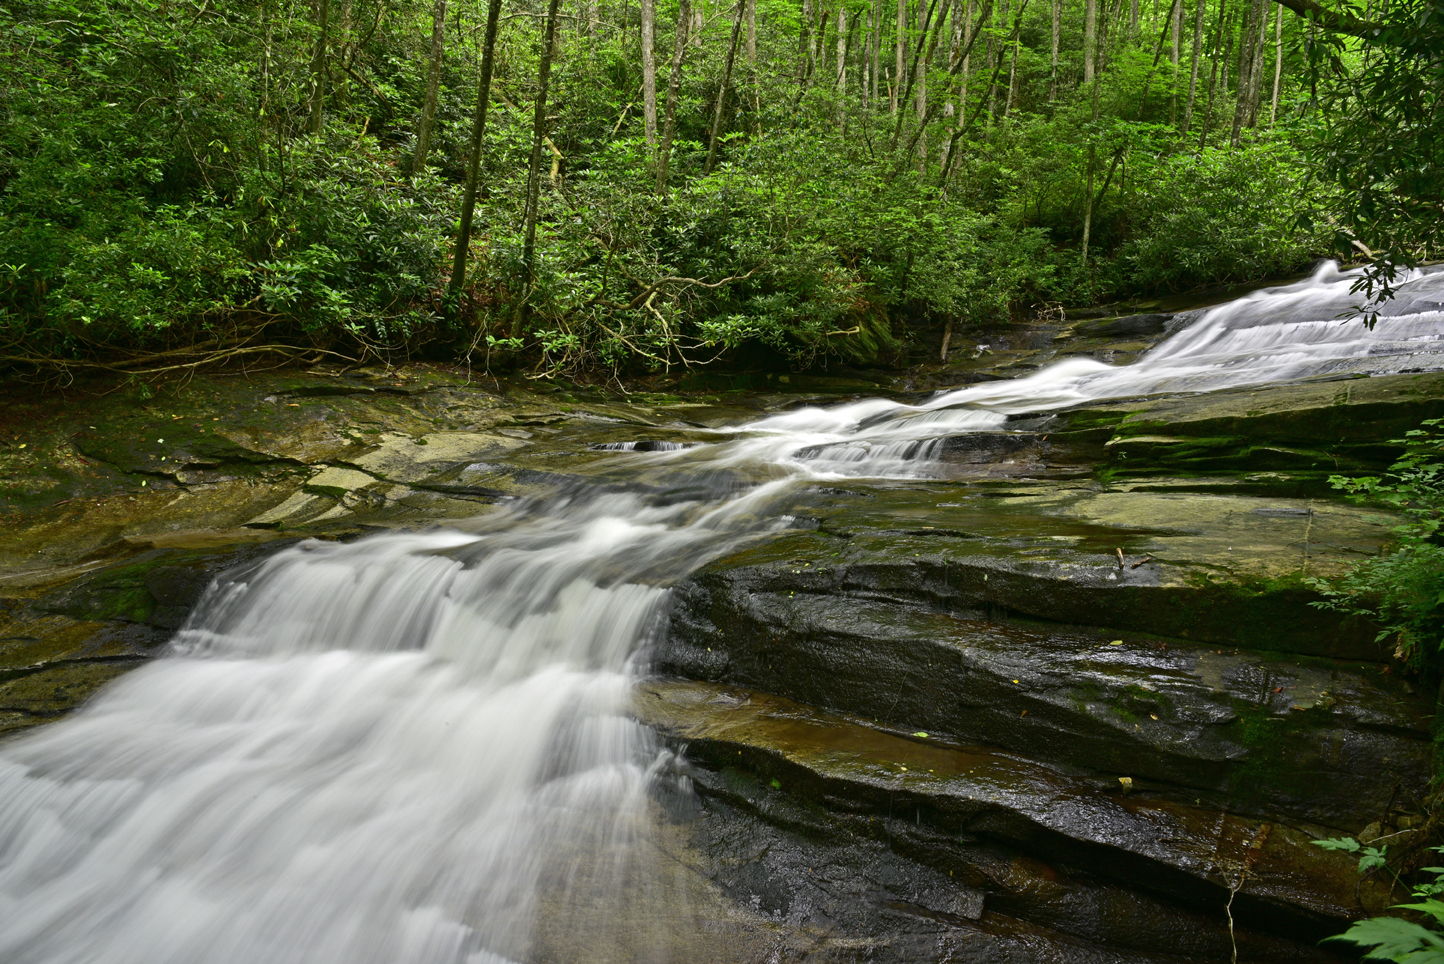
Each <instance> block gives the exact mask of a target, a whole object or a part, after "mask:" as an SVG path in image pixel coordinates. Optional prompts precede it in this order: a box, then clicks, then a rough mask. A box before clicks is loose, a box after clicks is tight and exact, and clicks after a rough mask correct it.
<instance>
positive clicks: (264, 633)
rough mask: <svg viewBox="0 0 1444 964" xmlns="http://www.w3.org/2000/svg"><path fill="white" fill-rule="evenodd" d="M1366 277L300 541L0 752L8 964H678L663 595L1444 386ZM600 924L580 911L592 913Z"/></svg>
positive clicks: (1332, 279) (1412, 297)
mask: <svg viewBox="0 0 1444 964" xmlns="http://www.w3.org/2000/svg"><path fill="white" fill-rule="evenodd" d="M1353 279H1354V275H1353V273H1350V272H1340V271H1339V270H1338V269H1337V268H1336V267H1334V266H1325V267H1323V268H1321V269H1320V270H1319V271H1318V272H1317V273H1316V274H1315V275H1314V276H1313V277H1312V278H1310V279H1308V280H1306V281H1303V282H1300V283H1298V284H1294V285H1289V286H1285V287H1281V288H1274V289H1269V290H1266V291H1260V292H1256V293H1254V294H1252V295H1249V296H1248V297H1246V298H1243V299H1240V300H1238V301H1235V302H1231V303H1229V304H1226V305H1222V306H1219V307H1216V308H1212V309H1208V310H1205V311H1200V312H1194V313H1191V314H1190V315H1189V316H1188V317H1186V318H1182V319H1181V320H1179V322H1178V328H1177V330H1176V331H1175V332H1174V333H1173V334H1172V335H1171V336H1170V337H1169V338H1167V339H1166V340H1164V341H1163V342H1161V343H1160V344H1159V345H1158V346H1157V347H1155V348H1154V349H1153V350H1152V351H1150V352H1148V353H1146V354H1145V355H1143V356H1142V357H1141V358H1140V359H1139V360H1138V361H1136V362H1134V363H1133V364H1130V365H1126V366H1117V367H1115V366H1109V365H1106V364H1103V363H1101V362H1097V361H1092V360H1086V359H1079V360H1071V361H1064V362H1061V363H1059V364H1055V365H1052V366H1050V367H1047V368H1043V369H1040V370H1039V371H1037V372H1034V373H1032V374H1029V375H1026V376H1023V377H1019V378H1016V379H1012V380H1010V381H1003V382H993V383H987V384H981V385H974V386H970V387H967V388H962V389H958V390H955V391H949V392H943V393H939V394H937V395H935V396H933V397H931V398H928V399H926V400H923V401H920V402H916V403H913V404H903V403H899V402H896V401H891V400H884V399H870V400H865V401H859V402H855V403H851V404H845V405H838V406H834V407H829V408H803V409H798V410H794V411H789V412H785V413H783V414H779V415H775V416H772V417H769V418H765V419H762V420H760V421H757V422H753V423H751V424H749V425H746V426H738V427H732V428H730V429H727V430H726V432H725V433H722V432H720V431H719V433H718V437H717V441H715V442H710V443H701V444H695V445H688V446H683V445H678V444H666V443H663V444H658V443H619V444H617V445H616V446H615V447H613V448H612V451H614V452H615V455H614V456H609V458H611V457H614V458H615V459H617V460H618V461H617V466H618V471H627V470H628V468H629V467H631V468H634V469H635V470H636V471H637V472H639V473H640V472H641V471H642V470H643V469H645V470H646V471H647V472H648V473H650V477H651V478H654V479H655V478H662V479H670V480H672V483H673V484H672V485H670V487H669V486H657V485H651V486H648V487H646V488H645V489H642V488H640V487H639V488H638V489H637V490H636V491H621V492H619V491H613V490H612V489H611V488H609V489H608V490H606V491H602V490H600V489H591V490H587V489H580V488H574V489H571V490H568V491H565V492H563V493H562V494H560V495H558V496H555V497H553V498H549V499H545V500H518V501H515V502H512V503H509V504H507V505H504V506H502V507H500V508H498V509H497V510H496V511H494V512H491V513H489V514H485V515H482V516H479V517H478V518H476V519H474V520H470V521H466V522H461V523H458V524H456V525H452V526H448V527H446V528H443V529H434V530H428V531H419V532H394V533H387V534H379V535H373V536H369V537H366V538H363V539H360V540H357V541H354V542H350V543H329V542H320V541H315V540H311V541H305V542H302V543H300V544H298V545H296V546H294V547H292V548H289V549H287V550H285V551H282V552H280V553H278V554H275V555H273V556H271V557H269V558H268V559H266V560H264V561H263V562H261V563H259V564H256V565H254V566H252V567H250V568H247V569H245V570H243V571H236V572H231V573H228V574H227V575H226V576H225V577H223V578H222V579H221V580H219V581H218V582H217V583H216V584H215V585H213V586H212V587H211V588H210V589H209V590H208V592H207V594H206V596H205V598H204V599H203V600H202V602H201V604H200V606H199V607H198V608H197V610H196V611H195V613H194V614H193V615H192V617H191V618H190V621H189V622H188V623H187V625H186V626H185V627H184V628H183V629H182V630H181V631H180V632H178V633H177V635H176V637H175V639H174V640H173V642H172V644H171V646H170V650H169V652H168V653H167V655H166V656H165V658H162V659H158V660H156V661H154V662H152V663H151V664H149V665H147V666H145V667H143V668H141V669H138V670H136V671H135V672H132V673H130V674H128V675H127V676H125V677H123V678H122V679H120V680H119V681H118V682H116V683H114V684H113V685H111V686H110V687H109V688H108V689H107V690H105V691H104V692H103V693H102V694H101V695H100V696H99V697H97V698H96V699H95V700H93V701H92V702H91V703H90V704H89V705H87V706H86V707H85V708H83V709H82V710H81V711H80V712H78V713H76V714H75V715H74V716H73V717H71V718H69V719H66V720H64V721H61V722H59V723H56V724H54V725H51V726H49V727H45V728H43V729H41V730H38V731H35V732H32V733H30V734H28V735H26V736H24V737H22V738H19V739H14V740H11V741H8V742H6V743H4V744H0V960H4V961H6V962H11V964H31V962H33V964H40V962H67V964H69V962H76V964H80V962H107V964H131V962H134V964H142V962H145V964H222V962H226V964H230V962H234V964H254V962H259V961H265V962H268V964H287V962H296V964H301V962H306V964H330V962H335V964H342V962H344V964H365V962H376V964H383V962H387V964H389V962H407V964H433V962H434V964H503V962H507V961H520V960H528V959H530V958H531V957H532V956H534V954H535V941H536V932H537V928H538V926H539V924H538V922H539V921H540V920H542V919H543V918H545V919H546V920H547V921H548V922H549V923H548V926H550V927H553V928H555V927H563V928H565V927H571V928H573V929H574V930H577V931H579V932H582V933H584V934H585V938H586V944H587V947H588V953H587V959H588V960H595V961H603V960H658V961H661V960H666V959H668V958H674V957H675V956H676V950H675V944H674V943H673V942H674V941H675V937H676V934H675V932H676V931H677V930H678V929H679V928H680V929H685V928H686V927H687V923H686V918H685V913H682V912H679V913H678V914H675V915H673V916H672V917H669V918H666V919H665V920H663V921H661V922H656V921H654V922H653V923H652V924H651V925H644V924H642V923H640V921H641V920H642V919H643V918H646V917H647V915H646V914H644V913H641V912H640V908H641V907H642V906H643V905H646V904H648V903H650V904H653V905H655V904H656V903H657V902H671V905H672V906H683V905H685V901H686V898H685V894H682V893H681V891H682V889H683V888H682V887H681V885H679V884H677V883H676V882H675V881H674V880H671V879H670V878H669V876H668V873H667V871H666V870H665V869H658V866H657V865H656V862H655V861H651V862H649V861H647V860H646V859H644V856H643V855H644V853H645V851H646V847H647V843H646V841H647V837H648V834H649V833H650V832H651V831H650V827H651V824H652V817H651V815H650V809H649V808H650V807H651V806H652V803H651V801H652V800H653V795H654V794H653V791H654V788H655V786H656V785H657V784H658V782H659V781H666V782H669V783H670V784H671V785H672V786H673V788H674V789H675V791H676V792H678V793H681V794H685V792H686V779H685V776H683V775H681V771H680V770H679V769H678V768H677V767H676V766H674V764H675V762H676V761H675V760H674V759H673V758H672V756H671V755H670V754H669V753H668V751H666V750H665V749H664V748H663V747H662V746H661V745H660V743H659V742H658V741H657V740H655V739H654V738H653V736H652V735H651V734H650V733H649V732H648V731H647V730H646V729H645V728H644V727H642V726H641V725H640V724H638V723H636V722H635V721H634V720H633V719H632V718H631V716H630V715H629V712H628V706H629V694H630V693H631V691H632V688H633V687H634V686H635V685H636V683H637V680H638V679H639V678H640V677H642V676H643V675H644V674H645V672H646V666H645V664H644V662H643V660H644V658H645V652H646V648H647V642H648V640H649V639H651V638H653V637H654V635H655V634H656V633H658V632H660V631H663V629H664V628H665V621H666V609H667V601H668V596H669V592H670V589H669V587H670V586H671V585H673V584H675V583H676V582H678V581H679V580H680V579H682V578H684V577H685V576H686V575H687V574H688V573H689V572H691V571H692V570H694V569H695V568H696V567H698V566H700V565H702V564H704V563H705V562H706V561H708V560H709V559H712V558H716V557H717V556H719V555H721V554H723V553H725V552H728V551H730V550H732V549H735V548H737V547H739V546H741V545H743V544H744V543H746V542H747V541H749V540H760V539H765V538H767V537H768V535H769V534H770V533H773V532H776V531H779V530H781V529H785V528H787V527H788V526H789V525H790V524H791V523H792V520H791V519H790V518H789V517H788V516H787V515H786V514H785V510H786V505H787V498H786V496H787V493H788V490H789V488H790V487H793V486H795V485H796V484H797V483H798V482H799V481H811V480H817V479H829V478H839V477H889V476H892V477H926V476H928V475H929V473H930V471H931V469H930V464H931V460H932V459H934V458H935V457H936V456H937V454H938V447H939V444H940V440H941V439H943V438H945V437H947V436H955V435H959V434H965V433H967V432H970V431H1005V430H1006V428H1005V427H1006V423H1007V420H1008V417H1009V416H1010V415H1015V414H1019V413H1025V412H1038V411H1046V410H1049V409H1056V408H1061V407H1065V406H1068V405H1072V404H1076V403H1079V402H1083V401H1088V400H1092V399H1101V398H1116V397H1126V396H1134V395H1144V394H1153V393H1160V392H1204V391H1212V390H1217V389H1222V388H1230V387H1236V386H1240V385H1248V384H1259V383H1272V382H1277V381H1283V380H1289V379H1299V378H1307V377H1316V376H1330V375H1341V374H1378V373H1393V372H1401V371H1411V370H1416V369H1432V368H1439V367H1441V365H1444V341H1441V338H1444V284H1441V280H1444V273H1416V274H1415V275H1414V276H1412V277H1411V278H1410V279H1409V280H1408V281H1407V282H1406V283H1405V284H1404V285H1402V286H1401V287H1400V294H1399V297H1398V298H1397V299H1396V300H1395V301H1394V302H1392V303H1391V304H1390V305H1389V306H1388V307H1387V309H1386V311H1384V312H1383V317H1382V318H1381V319H1380V321H1379V323H1378V325H1377V326H1376V327H1375V328H1374V329H1373V330H1369V329H1366V328H1365V327H1364V326H1363V325H1361V324H1360V323H1359V322H1358V321H1357V320H1353V321H1341V320H1340V318H1339V316H1340V315H1341V314H1342V313H1344V312H1345V311H1346V310H1347V309H1348V307H1349V306H1350V304H1351V303H1352V300H1353V299H1352V297H1351V296H1350V294H1349V292H1348V288H1349V286H1350V285H1351V284H1352V281H1353ZM598 908H601V910H598Z"/></svg>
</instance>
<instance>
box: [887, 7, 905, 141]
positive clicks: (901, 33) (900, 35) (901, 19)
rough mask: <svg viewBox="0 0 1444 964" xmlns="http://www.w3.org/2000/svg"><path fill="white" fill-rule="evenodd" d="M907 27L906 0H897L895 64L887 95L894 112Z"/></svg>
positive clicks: (901, 72)
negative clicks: (890, 88) (890, 87)
mask: <svg viewBox="0 0 1444 964" xmlns="http://www.w3.org/2000/svg"><path fill="white" fill-rule="evenodd" d="M907 29H908V8H907V0H897V44H896V47H897V51H896V52H897V66H895V67H894V68H893V72H892V90H891V91H890V92H889V96H888V109H889V110H890V111H891V112H892V113H894V114H896V113H897V107H898V85H899V84H901V83H902V77H903V61H904V60H905V58H906V44H907Z"/></svg>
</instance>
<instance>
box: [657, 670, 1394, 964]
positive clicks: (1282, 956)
mask: <svg viewBox="0 0 1444 964" xmlns="http://www.w3.org/2000/svg"><path fill="white" fill-rule="evenodd" d="M635 705H636V714H637V716H638V718H639V719H641V720H642V721H643V722H644V723H646V724H648V725H650V726H652V727H654V728H656V729H657V730H659V731H660V732H661V733H663V734H664V735H665V736H667V737H668V738H670V739H672V740H674V741H676V742H677V743H678V744H679V745H681V746H683V747H685V750H684V753H685V756H686V759H687V760H689V761H692V762H693V763H694V764H695V765H696V766H697V767H698V769H697V770H696V771H695V776H696V780H697V782H698V786H699V792H700V793H701V794H702V796H703V798H704V800H705V799H708V798H717V799H718V800H720V801H721V802H722V803H723V804H725V805H726V806H727V807H731V808H734V809H737V810H743V811H747V812H748V813H750V814H752V815H753V816H755V817H756V818H759V819H761V820H763V821H765V822H768V823H770V824H773V825H775V826H780V827H784V828H787V829H788V830H789V831H790V832H791V833H792V834H794V835H795V836H799V837H801V838H802V839H804V840H806V841H808V842H809V843H808V844H807V845H806V846H812V847H815V848H816V851H817V853H818V856H817V860H818V861H819V862H825V861H826V860H827V859H829V857H828V855H829V854H832V853H834V852H835V849H836V848H837V847H839V846H855V845H856V843H857V841H858V840H859V839H862V840H873V841H882V842H884V843H886V844H887V846H888V847H889V848H891V849H892V850H893V851H895V852H899V853H903V854H905V855H906V856H907V857H908V858H909V859H910V860H914V861H917V862H918V863H920V864H923V865H925V866H926V867H928V868H930V869H931V870H932V871H934V872H936V873H935V875H934V876H933V877H932V878H930V879H931V881H932V887H931V888H918V890H919V894H920V897H919V899H918V903H919V904H921V905H923V906H927V907H931V908H933V910H934V911H935V912H939V913H943V914H947V915H951V917H952V918H953V919H954V920H955V921H956V922H957V923H958V924H959V926H965V925H966V924H967V922H968V921H980V920H986V919H988V915H990V914H996V915H1003V916H1005V917H1006V918H1010V919H1020V920H1023V921H1027V922H1029V923H1031V924H1033V925H1036V926H1039V927H1044V928H1050V929H1052V930H1054V931H1057V932H1062V933H1064V934H1068V935H1071V936H1073V937H1075V938H1078V939H1082V940H1087V941H1091V942H1096V943H1098V944H1100V945H1103V946H1111V947H1120V946H1121V947H1127V948H1132V949H1133V950H1134V951H1135V952H1140V956H1139V958H1138V959H1140V960H1143V959H1152V958H1148V957H1147V955H1148V954H1163V955H1177V957H1171V959H1184V960H1221V959H1224V958H1226V956H1227V955H1228V952H1229V946H1228V934H1227V926H1226V918H1225V915H1224V913H1223V908H1224V906H1225V904H1226V903H1227V902H1228V900H1229V896H1230V891H1236V892H1237V893H1236V895H1235V897H1234V900H1233V903H1232V913H1233V915H1234V918H1235V921H1236V923H1237V926H1238V928H1239V931H1238V940H1239V948H1240V955H1239V959H1240V960H1257V961H1273V960H1279V961H1283V960H1291V961H1306V960H1330V959H1334V958H1332V957H1331V956H1330V955H1329V954H1328V953H1327V952H1324V951H1318V950H1316V949H1315V948H1314V947H1313V946H1312V945H1313V944H1314V942H1316V941H1317V940H1318V939H1320V938H1322V937H1323V936H1326V935H1328V934H1330V933H1337V932H1338V931H1339V930H1341V929H1342V927H1343V926H1344V924H1345V923H1346V922H1347V921H1349V920H1352V919H1355V918H1357V917H1359V916H1362V915H1364V914H1367V913H1373V912H1376V911H1377V910H1379V909H1381V908H1382V907H1384V906H1386V905H1387V904H1388V903H1389V902H1390V901H1391V900H1392V899H1394V895H1392V894H1391V893H1390V891H1389V888H1388V887H1387V886H1384V885H1383V884H1380V883H1377V882H1375V881H1373V880H1372V879H1365V880H1363V881H1362V882H1361V881H1360V880H1359V878H1358V876H1357V874H1356V872H1355V869H1354V861H1353V859H1352V858H1350V857H1349V856H1348V855H1346V854H1340V853H1337V852H1331V851H1324V850H1321V849H1319V848H1317V847H1315V846H1312V845H1311V843H1310V840H1311V839H1312V838H1313V837H1314V836H1316V835H1317V834H1318V833H1319V831H1318V830H1317V828H1311V827H1298V826H1291V825H1288V824H1285V823H1280V822H1277V821H1260V820H1253V819H1248V818H1245V817H1242V816H1238V815H1235V814H1231V813H1228V812H1224V811H1219V810H1214V809H1210V808H1207V807H1195V806H1188V805H1183V804H1179V803H1177V802H1174V801H1171V800H1167V799H1162V798H1160V797H1157V796H1155V795H1153V794H1150V793H1147V792H1146V791H1145V792H1134V793H1132V794H1131V795H1130V794H1127V793H1125V792H1124V788H1123V787H1122V786H1121V785H1120V784H1118V783H1117V782H1116V781H1115V782H1114V783H1113V784H1112V786H1102V785H1099V784H1098V783H1097V782H1096V781H1093V780H1090V779H1088V778H1086V777H1080V776H1079V775H1077V774H1073V773H1069V772H1067V771H1064V770H1060V769H1057V768H1052V767H1048V766H1045V765H1043V764H1040V763H1037V762H1035V761H1030V760H1027V759H1023V758H1020V757H1017V756H1013V755H1009V754H1005V753H1002V752H999V751H997V750H992V749H988V748H983V747H977V746H966V745H960V744H953V743H949V742H945V741H942V740H939V739H937V738H936V737H934V736H932V735H929V734H923V733H921V732H919V733H916V734H913V735H911V736H908V735H905V734H902V733H896V732H887V731H884V730H881V729H879V728H876V727H873V726H870V725H868V724H866V723H864V722H863V721H861V720H858V719H857V718H850V717H842V716H839V715H836V714H828V713H824V712H822V711H820V710H816V709H813V708H810V707H807V706H805V705H802V704H799V703H795V702H793V701H790V700H786V699H783V698H780V697H775V696H769V695H765V694H762V693H759V692H756V691H748V690H743V689H738V688H732V687H722V686H715V685H711V684H705V683H697V682H680V681H672V680H653V681H650V682H648V683H646V684H644V685H643V686H642V687H640V689H639V692H638V695H637V697H636V704H635ZM759 859H761V858H759ZM944 872H946V873H947V874H948V876H947V877H946V878H942V877H941V874H942V873H944ZM755 873H756V874H764V870H757V871H755ZM808 884H809V881H808V879H807V877H806V876H804V875H802V874H798V873H795V872H787V873H778V874H776V875H775V876H771V877H769V886H774V887H787V886H791V887H794V888H796V889H798V890H805V889H806V887H807V885H808ZM774 900H776V901H778V902H779V903H781V902H783V901H782V899H781V898H780V897H777V896H776V895H774ZM949 908H950V909H949ZM1079 959H1080V960H1084V959H1088V958H1087V957H1086V956H1085V957H1080V958H1079Z"/></svg>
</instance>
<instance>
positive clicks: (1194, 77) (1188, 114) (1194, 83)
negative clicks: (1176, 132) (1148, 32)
mask: <svg viewBox="0 0 1444 964" xmlns="http://www.w3.org/2000/svg"><path fill="white" fill-rule="evenodd" d="M1206 3H1207V0H1198V3H1197V4H1196V5H1195V6H1194V11H1193V65H1192V67H1190V68H1189V72H1188V100H1187V101H1185V103H1184V107H1183V130H1182V133H1183V134H1184V136H1187V135H1188V128H1189V125H1190V124H1192V123H1193V101H1194V97H1195V95H1197V93H1198V58H1199V56H1200V55H1201V54H1202V53H1203V15H1204V7H1205V5H1206Z"/></svg>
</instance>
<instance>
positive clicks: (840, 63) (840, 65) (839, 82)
mask: <svg viewBox="0 0 1444 964" xmlns="http://www.w3.org/2000/svg"><path fill="white" fill-rule="evenodd" d="M747 2H748V3H752V2H753V0H747ZM847 31H848V26H847V8H846V7H844V6H843V5H842V0H838V4H837V78H836V86H837V92H838V94H839V95H841V94H844V93H846V92H847V47H848V40H849V39H851V38H850V35H849V34H848V32H847Z"/></svg>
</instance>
